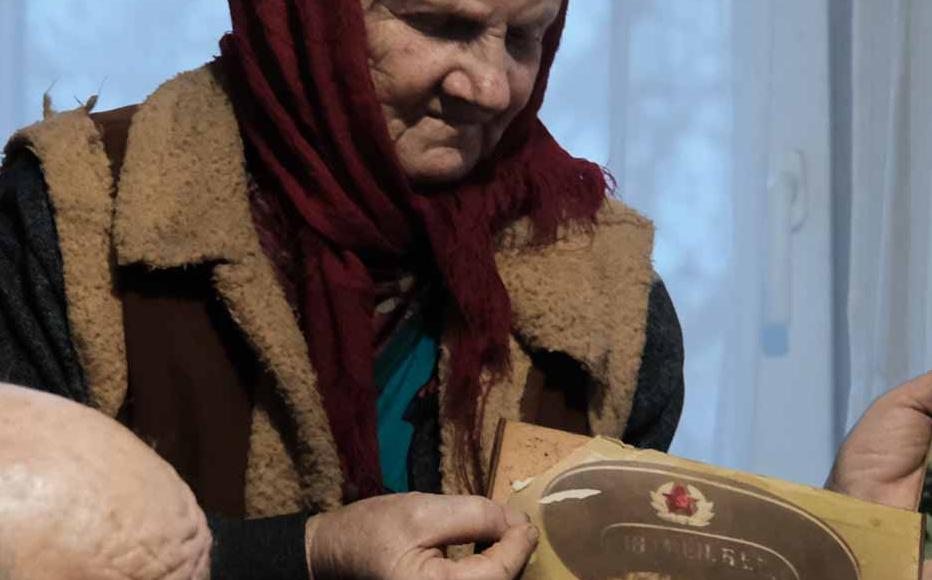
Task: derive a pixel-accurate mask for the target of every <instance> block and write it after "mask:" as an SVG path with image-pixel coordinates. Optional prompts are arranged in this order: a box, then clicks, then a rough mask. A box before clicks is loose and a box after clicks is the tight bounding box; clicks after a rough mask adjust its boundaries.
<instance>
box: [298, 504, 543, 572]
mask: <svg viewBox="0 0 932 580" xmlns="http://www.w3.org/2000/svg"><path fill="white" fill-rule="evenodd" d="M537 538H538V532H537V529H536V528H535V527H534V526H532V525H531V524H530V523H528V519H527V516H525V515H524V514H521V513H518V512H516V511H514V510H511V509H509V508H506V507H502V506H500V505H498V504H495V503H493V502H491V501H489V500H487V499H484V498H481V497H467V496H440V495H427V494H419V493H412V494H404V495H391V496H383V497H377V498H372V499H367V500H364V501H360V502H358V503H355V504H353V505H350V506H348V507H345V508H342V509H340V510H337V511H334V512H331V513H327V514H322V515H319V516H315V517H314V518H312V519H311V520H310V521H309V522H308V534H307V542H308V560H309V562H310V565H309V567H310V571H311V577H312V578H313V580H329V579H331V578H385V579H390V580H422V579H423V580H445V579H450V580H459V579H462V580H510V579H511V578H515V577H516V576H517V575H518V574H519V573H520V572H521V569H522V568H523V567H524V565H525V563H527V560H528V558H529V557H530V555H531V552H533V551H534V548H535V547H536V546H537ZM472 542H495V544H494V545H493V546H492V547H491V548H489V549H487V550H485V551H484V552H482V553H481V554H476V555H474V556H470V557H468V558H465V559H463V560H459V561H453V560H450V559H447V558H445V557H444V552H443V549H444V547H446V546H449V545H455V544H467V543H472Z"/></svg>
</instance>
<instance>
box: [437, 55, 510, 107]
mask: <svg viewBox="0 0 932 580" xmlns="http://www.w3.org/2000/svg"><path fill="white" fill-rule="evenodd" d="M443 91H444V92H445V93H446V94H447V95H449V96H451V97H454V98H456V99H459V100H461V101H465V102H467V103H469V104H471V105H473V106H475V107H478V108H480V109H482V110H483V111H486V112H488V113H493V114H494V113H501V112H503V111H505V110H507V109H508V107H509V106H510V105H511V87H510V86H509V83H508V56H507V51H506V49H505V45H504V42H501V41H499V40H498V39H494V40H493V41H492V42H491V43H489V44H486V45H485V46H483V47H481V48H477V50H476V51H475V52H474V53H472V54H470V55H469V56H468V57H467V58H465V59H464V60H463V62H462V64H461V66H459V67H457V68H456V69H455V70H453V71H452V72H451V73H450V74H448V75H447V76H446V78H445V79H444V81H443Z"/></svg>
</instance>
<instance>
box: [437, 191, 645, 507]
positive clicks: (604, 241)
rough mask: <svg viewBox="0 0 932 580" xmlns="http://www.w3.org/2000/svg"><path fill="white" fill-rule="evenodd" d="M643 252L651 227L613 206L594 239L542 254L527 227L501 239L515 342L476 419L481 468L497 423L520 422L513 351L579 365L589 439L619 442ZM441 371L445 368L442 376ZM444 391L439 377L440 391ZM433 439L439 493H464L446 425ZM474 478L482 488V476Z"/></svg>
mask: <svg viewBox="0 0 932 580" xmlns="http://www.w3.org/2000/svg"><path fill="white" fill-rule="evenodd" d="M652 247H653V226H652V225H651V223H650V222H649V221H648V220H646V219H644V218H643V217H641V216H640V215H638V214H637V213H635V212H634V211H633V210H631V209H630V208H628V207H627V206H625V205H624V204H622V203H621V202H617V201H612V202H609V203H608V204H606V207H605V208H604V209H603V210H602V211H601V212H600V214H599V225H598V226H597V227H596V228H595V230H594V231H592V232H587V231H584V230H578V229H569V228H568V229H566V230H564V231H563V232H562V233H561V235H560V239H559V240H558V241H557V243H556V244H554V245H551V246H545V247H537V246H535V245H534V244H533V243H532V236H531V233H530V230H529V226H528V223H527V222H526V221H525V222H520V223H518V224H515V225H514V226H513V227H511V228H510V229H509V230H507V231H506V232H505V233H504V234H503V235H502V236H501V240H500V243H499V248H500V251H499V254H498V267H499V273H500V274H501V276H502V280H503V281H504V283H505V286H506V288H507V289H508V293H509V296H510V298H511V302H512V311H513V317H514V319H513V327H514V331H515V337H516V338H517V341H512V348H511V356H512V376H511V377H509V378H508V380H504V381H502V382H501V383H499V384H495V385H492V386H490V387H489V388H490V389H491V392H490V393H489V403H488V407H487V411H486V416H485V417H483V419H482V421H483V423H482V438H481V447H482V449H481V452H482V457H483V465H484V466H485V465H488V464H489V460H490V456H491V450H492V444H493V442H494V436H495V431H496V428H497V426H498V420H499V419H500V418H508V419H517V418H519V417H520V404H521V396H522V395H523V392H524V388H525V385H526V384H527V376H528V372H529V370H530V360H529V359H528V357H527V355H526V354H525V353H524V351H523V350H522V347H524V348H527V349H528V350H532V351H533V350H543V351H558V352H562V353H565V354H567V355H569V356H571V357H573V358H574V359H576V360H577V361H579V362H580V363H581V364H582V365H583V368H584V369H585V370H586V371H587V373H588V374H589V376H590V377H591V378H592V384H591V385H576V386H575V387H576V388H589V389H590V404H589V422H590V428H591V430H592V434H594V435H611V436H615V437H619V436H621V435H622V434H623V433H624V430H625V425H626V424H627V422H628V417H629V415H630V413H631V405H632V403H633V401H634V392H635V390H636V389H637V379H638V371H639V370H640V366H641V355H642V354H643V350H644V342H645V340H646V332H645V331H646V327H647V308H648V299H649V296H650V289H651V287H652V285H653V281H654V272H653V269H652V266H651V250H652ZM519 343H520V346H519ZM446 364H447V363H446V359H444V360H443V361H442V364H441V369H445V368H446ZM445 384H446V381H445V377H444V376H441V389H443V387H444V385H445ZM573 387H574V385H566V388H573ZM442 392H443V390H441V393H442ZM442 439H443V446H444V449H445V453H444V460H443V463H442V466H443V470H444V473H443V481H444V491H446V492H447V493H452V492H462V491H463V490H465V489H466V487H465V484H464V482H462V481H458V478H457V477H456V471H455V469H454V465H455V459H454V458H453V453H452V451H453V449H454V447H453V446H452V442H453V429H452V428H451V427H450V426H449V425H445V426H444V429H443V434H442ZM482 475H483V481H485V480H486V479H485V478H486V477H487V474H482Z"/></svg>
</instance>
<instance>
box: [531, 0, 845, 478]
mask: <svg viewBox="0 0 932 580" xmlns="http://www.w3.org/2000/svg"><path fill="white" fill-rule="evenodd" d="M570 26H571V28H570V30H571V31H572V32H571V34H569V36H568V37H567V40H566V43H565V46H564V50H563V52H562V53H561V55H560V56H559V58H558V66H557V68H556V70H555V73H554V75H555V76H554V80H553V82H552V90H551V93H550V95H549V97H548V99H549V100H548V105H547V109H546V113H547V115H546V116H547V121H548V123H549V124H550V126H551V127H552V128H553V130H554V132H555V133H556V134H557V135H558V136H559V137H560V138H561V139H562V141H563V142H564V143H566V144H567V145H568V146H569V148H570V149H571V150H573V151H575V152H579V153H581V154H586V155H589V156H590V157H592V158H593V159H595V160H597V161H600V162H605V163H607V165H608V166H609V168H610V169H611V170H612V171H613V173H614V175H615V176H616V178H617V179H618V184H619V191H620V195H621V197H622V198H623V199H624V200H626V201H627V202H629V203H630V204H632V205H633V206H635V207H636V208H638V209H640V210H641V211H642V212H644V213H645V214H647V215H648V216H650V217H651V218H652V219H653V220H654V221H655V223H656V225H657V244H656V250H655V256H654V259H655V266H656V269H657V270H658V272H659V273H660V274H661V275H662V276H663V278H664V280H665V281H666V283H667V285H668V288H669V289H670V292H671V294H672V296H673V299H674V302H675V304H676V306H677V309H678V312H679V315H680V318H681V321H682V324H683V327H684V333H685V341H686V359H687V360H686V381H687V397H686V408H685V412H684V416H683V421H682V423H681V427H680V430H679V433H678V435H677V438H676V440H675V442H674V447H673V451H674V452H675V453H678V454H681V455H685V456H688V457H693V458H697V459H702V460H707V461H712V462H715V463H718V464H724V465H729V466H734V467H737V468H741V469H747V470H753V471H757V472H762V473H767V474H773V475H777V476H782V477H785V478H789V479H794V480H798V481H803V482H807V483H813V484H819V483H821V481H822V480H823V478H824V476H825V474H826V472H827V470H828V468H829V465H830V463H831V460H832V457H833V455H834V448H835V445H836V439H835V437H834V434H833V419H834V413H835V398H836V397H835V392H834V390H835V386H834V378H833V366H832V325H833V320H832V314H831V310H832V309H831V305H832V296H831V293H832V287H833V285H832V268H831V259H832V256H831V215H830V207H831V194H830V180H829V177H830V155H829V152H830V149H829V143H830V139H829V137H830V133H829V112H830V108H829V93H828V89H829V86H828V80H827V79H828V77H829V74H828V73H829V71H828V54H829V50H828V49H829V44H828V31H829V23H828V4H827V2H826V1H824V0H779V1H776V2H775V1H773V0H753V1H748V0H703V1H696V0H664V1H663V2H659V1H655V0H598V1H596V0H586V2H585V3H583V2H576V3H574V4H573V5H572V7H571V17H570Z"/></svg>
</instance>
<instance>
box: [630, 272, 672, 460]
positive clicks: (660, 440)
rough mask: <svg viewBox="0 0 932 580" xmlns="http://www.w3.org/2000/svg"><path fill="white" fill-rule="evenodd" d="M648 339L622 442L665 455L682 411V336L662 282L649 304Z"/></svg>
mask: <svg viewBox="0 0 932 580" xmlns="http://www.w3.org/2000/svg"><path fill="white" fill-rule="evenodd" d="M647 311H648V315H647V337H646V340H645V344H644V352H643V354H642V356H641V370H640V372H639V374H638V386H637V391H636V392H635V394H634V405H633V407H632V409H631V418H630V420H629V421H628V426H627V428H626V430H625V434H624V437H623V439H624V440H625V442H627V443H630V444H631V445H635V446H637V447H640V448H642V449H656V450H658V451H666V450H667V449H669V448H670V443H671V442H672V441H673V434H674V433H675V432H676V426H677V425H678V424H679V421H680V414H681V413H682V411H683V396H684V384H683V333H682V330H681V329H680V322H679V319H678V318H677V316H676V310H675V309H674V308H673V302H672V301H671V300H670V295H669V294H668V293H667V288H666V286H665V285H664V283H663V281H661V280H659V279H658V280H657V281H656V282H655V283H654V286H653V288H652V289H651V293H650V298H649V301H648V309H647Z"/></svg>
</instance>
